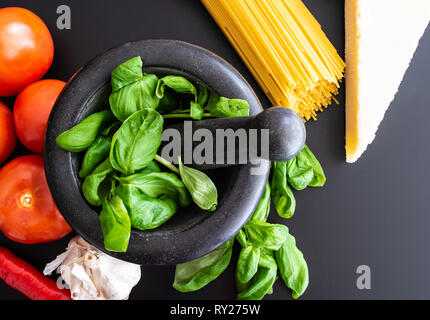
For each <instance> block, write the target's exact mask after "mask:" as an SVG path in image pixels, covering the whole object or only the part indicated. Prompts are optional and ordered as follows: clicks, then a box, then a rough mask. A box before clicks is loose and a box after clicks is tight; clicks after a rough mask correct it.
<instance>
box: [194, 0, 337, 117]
mask: <svg viewBox="0 0 430 320" xmlns="http://www.w3.org/2000/svg"><path fill="white" fill-rule="evenodd" d="M201 1H202V2H203V4H204V5H205V6H206V8H207V9H208V11H209V12H210V14H211V15H212V17H213V18H214V19H215V21H216V22H217V23H218V25H219V26H220V28H221V29H222V30H223V32H224V33H225V35H226V36H227V38H228V39H229V40H230V42H231V43H232V45H233V46H234V48H235V49H236V51H237V52H238V53H239V55H240V56H241V58H242V60H243V61H244V62H245V64H246V65H247V67H248V68H249V70H250V71H251V72H252V74H253V75H254V77H255V78H256V79H257V81H258V83H259V84H260V86H261V87H262V88H263V90H264V91H265V93H266V94H267V96H268V97H269V99H270V100H271V102H272V103H273V104H274V105H279V106H285V107H288V108H291V109H293V110H294V111H296V112H297V113H299V114H300V115H301V116H302V117H303V118H304V119H306V120H309V119H310V118H314V119H315V117H316V112H317V111H322V110H323V108H324V107H327V106H328V105H329V104H330V103H331V102H332V101H333V100H334V101H336V99H335V98H334V96H335V95H336V94H337V93H338V88H339V83H340V82H341V80H342V78H343V73H344V69H345V63H344V61H343V60H342V58H341V57H340V56H339V54H338V53H337V51H336V49H335V48H334V46H333V45H332V44H331V43H330V41H329V40H328V39H327V37H326V35H325V34H324V32H323V31H322V29H321V26H320V25H319V24H318V22H317V21H316V20H315V18H314V17H313V16H312V14H311V13H310V11H309V10H308V9H307V8H306V6H305V5H304V4H303V2H302V1H301V0H201ZM336 102H337V101H336Z"/></svg>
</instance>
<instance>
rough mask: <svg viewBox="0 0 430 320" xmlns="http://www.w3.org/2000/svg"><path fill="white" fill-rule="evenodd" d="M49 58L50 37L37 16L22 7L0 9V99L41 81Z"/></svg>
mask: <svg viewBox="0 0 430 320" xmlns="http://www.w3.org/2000/svg"><path fill="white" fill-rule="evenodd" d="M53 58H54V43H53V41H52V37H51V34H50V33H49V30H48V28H47V27H46V25H45V24H44V23H43V21H42V20H41V19H40V18H39V17H38V16H36V15H35V14H34V13H33V12H31V11H29V10H27V9H23V8H3V9H0V66H1V68H0V97H8V96H14V95H16V94H17V93H18V92H19V91H21V90H22V89H23V88H25V87H26V86H27V85H29V84H30V83H32V82H34V81H37V80H39V79H40V78H42V77H43V76H44V75H45V73H46V72H47V71H48V69H49V68H50V67H51V64H52V60H53Z"/></svg>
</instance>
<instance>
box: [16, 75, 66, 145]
mask: <svg viewBox="0 0 430 320" xmlns="http://www.w3.org/2000/svg"><path fill="white" fill-rule="evenodd" d="M65 84H66V83H65V82H63V81H59V80H41V81H38V82H35V83H32V84H30V85H29V86H28V87H26V88H25V89H24V90H23V91H21V93H20V94H19V95H18V97H17V98H16V101H15V105H14V107H13V118H14V120H15V128H16V133H17V134H18V138H19V140H21V142H22V144H23V145H24V146H26V147H27V148H28V149H30V150H31V151H33V152H36V153H43V143H44V141H45V131H46V125H47V124H48V118H49V114H50V113H51V110H52V107H53V106H54V103H55V101H56V100H57V98H58V96H59V95H60V93H61V91H62V90H63V88H64V86H65Z"/></svg>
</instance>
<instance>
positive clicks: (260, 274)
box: [236, 251, 277, 300]
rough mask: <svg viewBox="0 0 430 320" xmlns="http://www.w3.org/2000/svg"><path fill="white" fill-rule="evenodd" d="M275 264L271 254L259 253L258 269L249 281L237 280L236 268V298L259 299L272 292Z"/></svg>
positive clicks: (275, 272) (275, 274)
mask: <svg viewBox="0 0 430 320" xmlns="http://www.w3.org/2000/svg"><path fill="white" fill-rule="evenodd" d="M276 276H277V266H276V261H275V259H273V256H272V254H270V255H269V254H267V253H264V252H263V251H262V252H261V253H260V259H259V263H258V271H257V273H256V274H255V276H254V277H253V278H252V279H251V281H249V282H247V283H245V284H244V283H241V282H240V281H239V280H238V274H237V269H236V286H237V288H238V291H239V293H238V295H237V299H238V300H261V299H263V297H264V296H265V295H266V294H268V293H270V292H272V287H273V284H274V283H275V281H276Z"/></svg>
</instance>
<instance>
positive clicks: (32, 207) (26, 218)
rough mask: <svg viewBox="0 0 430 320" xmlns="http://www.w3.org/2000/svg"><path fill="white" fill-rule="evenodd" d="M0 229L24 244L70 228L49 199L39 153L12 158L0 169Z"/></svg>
mask: <svg viewBox="0 0 430 320" xmlns="http://www.w3.org/2000/svg"><path fill="white" fill-rule="evenodd" d="M0 230H1V231H3V233H4V234H5V236H6V237H8V238H9V239H11V240H14V241H17V242H21V243H27V244H32V243H42V242H49V241H54V240H57V239H60V238H62V237H64V236H65V235H66V234H68V233H69V232H70V231H71V228H70V227H69V225H68V224H67V222H66V221H65V220H64V218H63V216H62V215H61V213H60V212H59V211H58V209H57V206H56V205H55V203H54V200H53V199H52V196H51V193H50V191H49V188H48V184H47V182H46V177H45V170H44V166H43V158H42V157H41V156H38V155H30V156H24V157H20V158H17V159H14V160H12V161H11V162H9V163H8V164H6V165H5V166H4V167H3V168H2V169H1V170H0Z"/></svg>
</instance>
